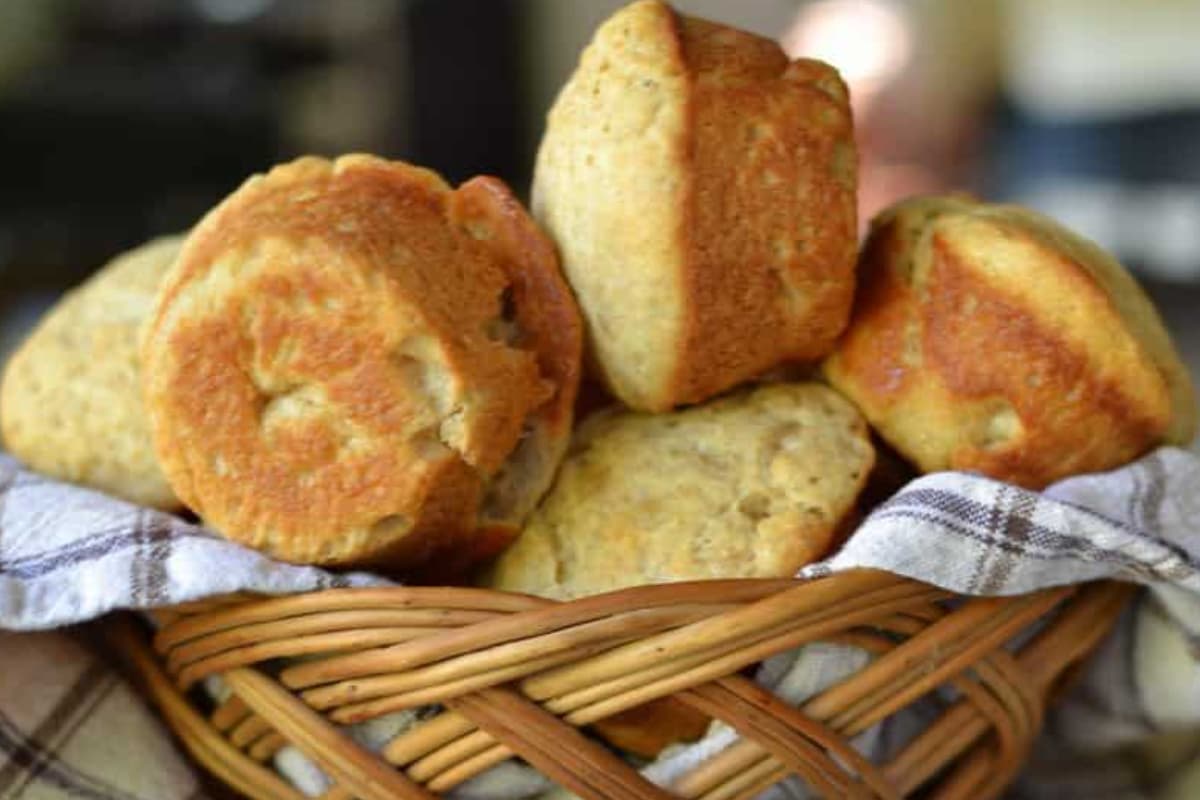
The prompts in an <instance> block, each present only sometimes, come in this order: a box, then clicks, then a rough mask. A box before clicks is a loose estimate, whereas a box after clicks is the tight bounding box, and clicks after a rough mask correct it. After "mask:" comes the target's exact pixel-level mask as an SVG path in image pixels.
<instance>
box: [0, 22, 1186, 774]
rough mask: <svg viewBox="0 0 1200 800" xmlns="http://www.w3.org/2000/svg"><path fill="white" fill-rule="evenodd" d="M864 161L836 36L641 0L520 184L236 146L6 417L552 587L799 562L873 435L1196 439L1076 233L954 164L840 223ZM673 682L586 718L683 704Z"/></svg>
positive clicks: (1101, 450)
mask: <svg viewBox="0 0 1200 800" xmlns="http://www.w3.org/2000/svg"><path fill="white" fill-rule="evenodd" d="M855 191H856V156H855V149H854V133H853V125H852V119H851V112H850V105H849V99H848V95H847V91H846V87H845V85H844V84H843V83H842V81H841V80H840V78H839V77H838V75H837V73H836V72H835V71H834V70H833V69H832V68H831V67H829V66H827V65H825V64H822V63H819V62H815V61H810V60H805V59H800V60H795V61H789V60H788V58H787V57H786V56H785V55H784V53H783V52H782V51H781V50H780V48H779V47H778V45H776V44H775V43H774V42H771V41H769V40H766V39H763V38H760V37H757V36H754V35H752V34H749V33H745V32H742V31H737V30H733V29H730V28H727V27H724V26H721V25H718V24H715V23H712V22H708V21H704V20H699V19H693V18H690V17H687V16H683V15H680V14H678V13H677V12H675V11H674V10H673V9H671V8H670V7H669V6H668V5H666V4H665V3H663V2H660V1H659V0H638V2H635V3H633V4H632V5H630V6H628V7H626V8H624V9H622V10H621V11H619V12H617V13H616V14H615V15H614V16H613V17H612V18H611V19H609V20H608V21H606V22H605V23H604V24H603V25H602V26H601V27H600V28H599V29H598V30H597V32H596V34H595V37H594V39H593V41H592V42H591V44H590V45H589V46H588V47H587V49H586V50H585V51H584V53H583V56H582V58H581V60H580V63H579V66H578V68H577V70H576V71H575V73H574V74H573V75H572V76H571V78H570V80H569V81H568V82H567V84H566V85H565V86H564V88H563V89H562V92H561V94H560V95H559V97H558V99H557V101H556V102H555V104H554V106H553V108H552V109H551V111H550V113H549V117H548V122H547V127H546V131H545V135H544V138H543V140H542V143H541V148H540V151H539V154H538V158H537V164H536V171H535V175H534V179H533V186H532V214H531V213H529V212H527V211H526V210H525V209H524V208H523V207H522V205H521V203H520V202H519V201H518V200H517V199H516V197H515V196H514V195H513V194H512V192H511V191H510V190H509V189H508V188H507V187H506V186H504V185H503V184H502V183H501V182H500V181H499V180H496V179H494V178H489V177H480V178H475V179H473V180H470V181H467V182H466V183H464V184H463V185H461V186H459V187H457V188H455V187H451V186H450V185H448V184H447V183H446V182H445V181H444V180H443V179H442V178H440V177H439V176H437V175H436V174H434V173H433V172H430V171H428V170H426V169H422V168H419V167H416V166H413V165H409V164H405V163H402V162H398V161H389V160H384V159H382V158H377V157H373V156H365V155H350V156H343V157H341V158H338V159H335V160H326V159H320V158H313V157H306V158H301V159H299V160H297V161H294V162H291V163H289V164H284V165H282V166H278V167H276V168H274V169H272V170H270V171H269V172H267V173H266V174H265V175H260V176H255V177H252V178H250V179H249V180H248V181H246V183H245V184H244V185H242V186H241V187H240V188H238V189H237V190H236V191H234V192H233V193H232V194H231V195H230V196H229V197H227V198H226V199H225V200H223V201H222V202H221V203H220V204H219V205H217V206H216V207H215V208H214V209H213V210H212V211H211V212H210V213H209V214H208V215H207V216H205V217H204V219H202V220H201V221H200V222H199V223H198V224H197V225H196V226H195V227H194V228H193V229H192V230H191V231H190V232H189V233H187V234H186V236H184V237H180V238H174V239H169V240H164V241H162V242H158V243H155V244H152V245H147V246H146V247H144V248H140V249H138V250H135V251H133V252H132V253H130V254H129V255H126V256H123V257H122V258H120V259H118V260H117V261H116V262H114V263H113V265H111V266H110V267H107V268H106V269H104V270H102V271H101V272H100V273H98V274H97V275H96V276H95V277H94V278H93V279H92V280H91V281H89V283H88V284H86V285H85V286H84V287H83V288H81V289H80V290H78V291H76V292H74V293H72V294H71V295H69V296H68V297H66V298H65V299H64V300H63V301H62V303H61V304H60V305H59V306H58V307H57V308H56V309H54V310H53V311H51V312H50V313H49V315H48V316H47V317H46V318H45V320H44V321H43V322H42V323H41V325H40V326H39V327H38V328H37V330H35V331H34V333H33V334H32V335H31V336H30V337H29V339H28V341H27V343H26V344H25V346H24V347H23V348H22V349H21V350H20V351H19V352H18V353H17V354H16V356H15V357H14V358H13V359H12V360H11V362H10V364H9V366H8V369H7V371H6V373H5V376H4V381H3V387H2V393H0V420H2V427H3V434H4V439H5V443H6V446H7V447H8V448H9V449H10V450H11V451H12V452H13V453H14V454H15V455H17V456H18V457H20V458H22V459H24V460H25V461H26V462H28V463H29V464H30V465H31V466H33V467H34V468H36V469H39V470H42V471H44V472H47V473H49V474H51V475H55V476H57V477H60V478H63V479H66V480H70V481H75V482H79V483H84V484H87V485H90V486H93V487H95V488H97V489H100V490H103V491H106V492H109V493H112V494H115V495H117V496H120V497H123V498H126V499H128V500H131V501H133V502H136V503H141V504H146V505H153V506H158V507H161V508H168V509H173V508H186V509H189V510H190V511H191V512H193V513H195V514H196V515H197V516H198V517H200V518H201V519H202V520H203V521H204V522H205V523H206V524H208V525H209V526H211V527H212V528H213V529H214V530H216V531H218V532H220V533H221V534H223V535H224V536H226V537H228V538H229V539H232V540H234V541H236V542H240V543H242V544H244V545H247V546H249V547H253V548H257V549H259V550H262V551H264V552H266V553H269V554H271V555H273V556H274V557H276V558H278V559H281V560H284V561H290V562H296V563H306V564H318V565H323V566H331V567H368V568H371V569H375V570H377V571H379V572H381V573H384V574H387V575H390V576H394V577H397V578H400V579H403V580H408V581H423V582H470V581H474V582H477V583H479V584H481V585H485V586H489V587H492V588H496V589H502V590H508V591H514V592H525V593H532V594H537V595H543V596H547V597H552V598H557V599H563V600H566V599H571V598H577V597H581V596H586V595H590V594H595V593H598V592H605V591H611V590H615V589H619V588H622V587H626V586H632V585H639V584H647V583H663V582H670V581H680V580H695V579H712V578H732V577H780V576H789V575H792V574H794V573H795V572H796V570H797V569H799V568H800V567H802V566H804V565H805V564H808V563H811V562H813V561H816V560H819V559H821V558H823V557H825V556H826V555H828V554H829V553H830V551H831V550H832V549H833V548H835V547H836V545H837V543H838V542H839V541H840V540H841V537H843V536H844V535H846V534H847V533H848V532H849V531H850V530H851V529H852V527H853V524H854V522H855V520H857V519H859V518H860V515H861V514H862V513H865V512H866V511H868V510H869V509H868V508H867V507H866V506H867V502H866V499H865V498H868V497H872V496H874V495H875V494H877V493H872V492H867V491H865V490H867V489H868V488H869V487H871V486H872V485H873V484H874V483H875V482H877V481H878V480H879V478H880V474H881V471H883V472H887V473H888V474H889V475H890V476H891V478H890V479H891V480H892V481H893V483H894V481H895V480H896V477H895V476H896V469H895V466H894V465H895V464H896V463H897V462H896V456H898V457H899V458H900V459H902V460H903V462H905V463H906V464H907V465H908V466H907V467H906V469H907V470H909V472H908V473H907V474H915V473H917V472H930V471H936V470H947V469H953V470H967V471H974V472H977V473H981V474H984V475H988V476H992V477H995V478H998V479H1000V480H1004V481H1009V482H1012V483H1015V484H1018V485H1022V486H1026V487H1030V488H1034V489H1038V488H1042V487H1044V486H1046V485H1048V484H1049V483H1051V482H1053V481H1055V480H1058V479H1061V478H1063V477H1066V476H1068V475H1074V474H1079V473H1086V472H1094V471H1100V470H1106V469H1110V468H1113V467H1116V466H1119V465H1121V464H1123V463H1126V462H1128V461H1130V460H1132V459H1134V458H1136V457H1137V456H1139V455H1141V454H1143V453H1145V452H1146V451H1148V450H1149V449H1151V448H1153V447H1155V446H1157V445H1160V444H1163V443H1177V444H1178V443H1187V442H1189V441H1190V440H1191V438H1192V437H1193V436H1194V434H1195V426H1196V398H1195V395H1194V393H1193V388H1192V384H1191V382H1190V379H1189V377H1188V375H1187V373H1186V370H1185V369H1184V367H1183V366H1182V364H1181V362H1180V359H1179V357H1178V355H1177V354H1176V352H1175V349H1174V347H1173V346H1172V343H1171V341H1170V338H1169V337H1168V335H1167V333H1166V331H1165V329H1164V327H1163V324H1162V322H1161V320H1160V318H1159V316H1158V314H1157V312H1156V311H1155V309H1154V307H1153V305H1152V304H1151V302H1150V301H1149V300H1148V299H1147V298H1146V296H1145V294H1144V293H1143V292H1142V290H1141V289H1140V287H1139V286H1138V285H1137V283H1136V281H1135V280H1134V279H1133V278H1132V277H1131V276H1130V275H1129V273H1127V272H1126V271H1125V270H1124V269H1123V268H1122V267H1121V265H1120V264H1118V263H1117V262H1116V261H1115V260H1114V259H1112V258H1111V257H1110V256H1109V255H1107V254H1105V253H1104V252H1102V251H1101V250H1100V249H1099V248H1098V247H1096V246H1095V245H1093V244H1091V243H1090V242H1087V241H1086V240H1084V239H1082V238H1081V237H1079V236H1077V235H1075V234H1073V233H1071V232H1070V231H1068V230H1066V229H1064V228H1063V227H1062V226H1060V225H1058V224H1057V223H1055V222H1053V221H1051V220H1049V219H1047V218H1045V217H1042V216H1040V215H1038V214H1036V213H1034V212H1032V211H1028V210H1025V209H1020V208H1015V207H1010V206H994V205H989V204H987V203H984V202H979V201H976V200H973V199H970V198H967V197H961V196H953V197H929V198H913V199H909V200H905V201H903V202H901V203H899V204H898V205H896V206H895V207H893V208H891V209H889V210H887V211H885V212H884V213H882V214H881V215H880V216H879V217H878V218H877V219H875V220H874V221H873V223H872V225H871V231H870V234H869V236H868V238H867V241H866V243H865V246H864V247H863V248H862V249H861V252H860V250H859V247H858V243H857V241H856V231H857V220H856V218H855V208H856V195H855ZM585 372H586V373H587V377H588V378H590V379H591V381H592V382H594V383H595V384H597V385H599V386H602V387H603V390H602V391H603V397H604V402H601V403H599V405H601V406H603V408H601V410H599V411H598V412H596V413H594V414H592V415H590V416H589V418H588V419H586V420H581V421H580V424H579V425H576V419H575V417H576V416H582V415H577V413H576V412H577V410H578V409H579V408H583V407H584V406H583V405H581V404H579V403H577V399H578V394H579V386H580V381H581V376H583V375H584V373H585ZM797 376H804V377H802V378H800V377H797ZM586 405H587V406H588V407H591V406H595V405H597V403H596V402H595V399H594V398H589V401H588V403H587V404H586ZM881 466H882V467H885V468H886V469H883V470H881ZM662 711H663V707H662V706H659V707H657V712H662ZM666 711H667V712H668V713H657V712H655V711H654V710H653V709H652V713H647V714H645V715H644V716H642V717H640V718H637V719H638V720H639V721H638V722H636V723H635V724H632V725H631V724H629V718H625V719H624V721H623V720H622V719H621V718H616V719H614V720H611V721H609V722H608V723H607V732H608V733H609V735H610V736H612V738H613V739H614V740H615V741H617V742H618V743H619V744H622V745H623V746H625V747H627V749H629V750H631V751H634V752H639V753H642V754H653V753H654V752H656V751H657V750H658V749H659V748H661V747H662V746H663V745H664V744H665V743H667V742H669V741H672V740H675V739H678V738H681V737H683V738H686V737H688V736H694V735H697V734H698V733H699V732H700V731H701V730H702V729H703V725H704V722H705V721H704V720H703V718H699V719H697V717H696V715H695V714H694V712H688V711H686V710H684V711H680V710H679V709H677V708H676V709H674V710H671V709H670V708H668V709H666Z"/></svg>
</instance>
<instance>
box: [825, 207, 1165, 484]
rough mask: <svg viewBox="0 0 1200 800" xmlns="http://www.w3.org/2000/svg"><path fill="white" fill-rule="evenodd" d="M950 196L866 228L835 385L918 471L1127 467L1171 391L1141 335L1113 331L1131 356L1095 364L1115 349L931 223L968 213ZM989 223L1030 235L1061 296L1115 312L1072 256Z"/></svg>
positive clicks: (1055, 475) (1030, 472)
mask: <svg viewBox="0 0 1200 800" xmlns="http://www.w3.org/2000/svg"><path fill="white" fill-rule="evenodd" d="M952 203H953V204H954V205H950V206H942V207H940V208H932V207H931V208H929V209H926V212H921V211H919V210H918V208H917V205H916V204H915V203H914V204H912V205H908V206H904V205H902V206H901V210H900V211H899V212H896V211H892V212H889V213H888V214H886V215H885V216H884V217H883V219H882V221H881V222H880V223H879V224H877V225H876V226H875V228H874V230H873V232H872V235H871V236H870V237H869V239H868V242H867V244H866V247H865V248H864V251H863V254H862V257H861V260H860V270H861V272H860V285H861V288H860V292H859V296H858V298H857V301H856V304H855V309H854V315H853V320H852V323H851V325H850V328H849V330H848V331H847V333H846V335H845V337H844V338H843V340H842V342H841V343H840V345H839V346H838V350H837V352H836V354H835V355H834V356H833V357H832V358H830V360H829V361H828V362H827V364H826V373H827V375H828V376H829V378H830V380H831V381H832V382H833V383H834V385H835V386H836V387H837V388H839V389H840V390H841V391H843V392H844V393H846V394H847V395H848V396H849V397H850V398H851V399H852V400H854V401H855V402H856V403H857V404H858V405H859V407H860V408H861V409H862V410H863V412H864V414H865V415H866V416H867V418H868V419H869V420H870V421H871V422H872V424H873V425H875V426H876V427H877V428H878V429H879V430H880V432H881V434H882V435H883V436H884V438H885V439H887V440H888V441H889V442H890V443H891V444H892V445H893V446H895V447H896V448H897V449H898V450H899V451H900V452H902V453H904V454H906V455H907V456H909V457H910V458H912V459H914V460H915V461H917V462H918V464H919V466H920V467H921V468H922V469H924V470H926V471H929V470H936V469H961V470H971V471H978V472H981V473H984V474H987V475H990V476H993V477H996V478H999V479H1001V480H1005V481H1009V482H1012V483H1016V484H1019V485H1022V486H1026V487H1030V488H1041V487H1044V486H1046V485H1048V484H1049V483H1052V482H1053V481H1055V480H1058V479H1060V478H1062V477H1065V476H1068V475H1072V474H1077V473H1081V472H1091V471H1100V470H1104V469H1109V468H1112V467H1115V466H1118V465H1120V464H1123V463H1126V462H1128V461H1129V460H1131V459H1133V458H1135V457H1137V456H1138V455H1140V454H1141V453H1143V452H1145V451H1146V450H1148V449H1149V448H1151V447H1153V446H1154V445H1155V444H1157V443H1159V442H1161V441H1162V440H1163V436H1164V433H1165V431H1166V430H1167V427H1168V425H1169V424H1170V407H1169V401H1168V400H1167V393H1166V388H1165V386H1164V385H1163V381H1162V380H1161V375H1159V373H1158V371H1157V368H1156V367H1155V366H1154V365H1153V364H1152V362H1151V359H1150V358H1149V356H1148V355H1146V354H1145V353H1144V352H1143V350H1142V348H1141V346H1140V344H1139V343H1138V342H1137V341H1136V338H1135V337H1134V336H1133V335H1132V334H1131V333H1129V332H1128V331H1124V332H1121V333H1120V334H1119V335H1121V336H1122V337H1123V344H1122V346H1123V347H1125V348H1129V349H1130V351H1131V352H1133V353H1134V354H1135V356H1136V358H1135V360H1134V361H1133V362H1132V363H1130V362H1120V363H1123V364H1125V365H1126V366H1125V367H1124V368H1123V371H1120V372H1116V373H1114V372H1113V371H1112V370H1107V371H1102V370H1101V369H1100V367H1099V363H1100V362H1101V361H1102V360H1105V359H1108V358H1110V355H1111V354H1110V353H1109V352H1106V351H1104V350H1103V348H1102V346H1101V345H1099V344H1098V343H1092V342H1088V343H1081V342H1080V341H1079V340H1078V332H1076V331H1072V330H1069V329H1067V328H1065V327H1064V325H1063V323H1062V322H1061V321H1059V320H1057V319H1055V318H1054V317H1053V316H1047V315H1045V314H1042V313H1037V312H1036V311H1035V310H1034V309H1032V308H1030V306H1029V301H1028V300H1027V299H1025V298H1023V297H1022V296H1021V294H1020V293H1019V292H1018V291H1017V287H1014V286H1009V285H1005V284H1002V283H1000V282H999V281H998V280H997V279H995V278H992V277H988V276H987V275H986V274H984V273H983V272H982V271H981V270H980V269H978V268H977V267H976V265H973V264H972V263H971V261H970V260H969V259H970V258H971V256H970V255H969V254H968V253H965V252H963V251H962V250H961V249H956V247H954V246H952V245H951V244H950V242H949V241H948V240H947V239H946V237H944V236H943V235H942V234H941V233H940V232H939V228H938V226H937V225H936V224H933V223H932V222H931V219H933V218H936V217H938V216H939V215H941V214H951V215H953V214H960V213H962V214H969V213H972V204H968V203H964V202H962V201H952ZM978 207H979V208H983V206H978ZM990 224H991V225H993V226H995V227H994V230H995V234H994V235H997V236H1005V237H1020V238H1027V239H1029V240H1031V241H1036V242H1038V249H1037V258H1038V259H1039V263H1038V269H1039V271H1040V270H1045V271H1046V272H1047V273H1051V274H1053V276H1054V280H1055V283H1054V284H1053V285H1054V286H1055V287H1057V290H1056V291H1058V292H1061V293H1062V294H1061V300H1060V302H1061V303H1064V304H1071V305H1073V306H1076V307H1080V308H1085V309H1097V312H1095V313H1100V311H1103V312H1104V313H1108V314H1110V315H1111V316H1112V317H1114V318H1115V317H1117V312H1116V310H1115V308H1114V307H1113V304H1112V299H1111V297H1110V296H1109V295H1108V294H1107V292H1106V291H1105V290H1104V288H1103V287H1102V286H1101V285H1099V284H1098V282H1097V281H1096V280H1095V278H1094V277H1093V276H1092V275H1091V274H1090V272H1089V271H1088V270H1086V269H1084V268H1082V267H1081V266H1080V265H1079V264H1077V263H1075V262H1074V261H1073V260H1072V258H1071V256H1070V255H1068V254H1067V253H1065V252H1062V251H1059V250H1057V249H1055V248H1053V247H1051V246H1050V245H1049V244H1047V243H1046V242H1044V241H1042V240H1040V239H1039V238H1038V237H1037V236H1036V235H1035V232H1031V231H1029V230H1026V229H1025V228H1024V226H1023V225H1021V224H1017V223H1014V222H1011V221H1005V220H1001V219H991V220H990ZM1056 296H1058V295H1057V294H1056ZM996 412H1000V413H1003V414H1005V415H1010V418H1011V419H1012V420H1013V421H1014V422H1015V425H1014V426H1013V429H1012V430H1011V431H1009V432H1008V434H1009V435H998V436H996V437H995V438H994V439H992V438H990V437H989V436H988V435H982V434H981V431H980V427H979V426H980V423H981V421H985V420H987V419H988V418H989V416H990V415H992V414H993V413H996ZM916 419H920V420H921V421H920V422H919V423H915V422H913V420H916ZM922 426H924V427H922ZM921 439H934V440H937V441H940V442H942V444H940V445H938V446H937V447H932V448H931V447H929V446H928V444H927V443H922V442H921V441H920V440H921Z"/></svg>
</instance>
